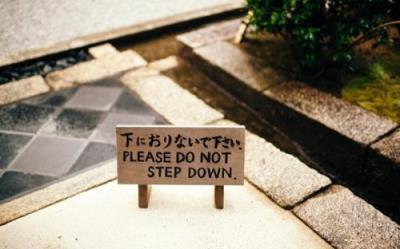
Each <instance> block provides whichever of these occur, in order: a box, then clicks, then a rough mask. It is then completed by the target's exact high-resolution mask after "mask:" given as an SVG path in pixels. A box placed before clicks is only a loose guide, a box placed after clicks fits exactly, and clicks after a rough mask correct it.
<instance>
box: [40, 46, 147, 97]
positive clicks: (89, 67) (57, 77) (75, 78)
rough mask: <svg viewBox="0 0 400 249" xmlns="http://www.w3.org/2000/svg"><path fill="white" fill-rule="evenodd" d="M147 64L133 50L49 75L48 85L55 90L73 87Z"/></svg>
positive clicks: (47, 78)
mask: <svg viewBox="0 0 400 249" xmlns="http://www.w3.org/2000/svg"><path fill="white" fill-rule="evenodd" d="M146 64H147V62H146V61H145V60H144V59H143V58H142V57H141V56H140V55H139V54H137V53H136V52H134V51H132V50H128V51H124V52H121V53H116V54H112V55H108V56H105V57H101V58H98V59H94V60H91V61H88V62H82V63H79V64H76V65H74V66H71V67H69V68H66V69H64V70H60V71H56V72H52V73H49V74H48V75H47V76H46V81H47V83H48V84H49V85H50V86H51V88H52V89H54V90H60V89H63V88H68V87H72V86H75V85H80V84H84V83H87V82H90V81H95V80H98V79H101V78H104V77H108V76H110V75H114V74H117V73H120V72H123V71H126V70H129V69H132V68H136V67H141V66H145V65H146Z"/></svg>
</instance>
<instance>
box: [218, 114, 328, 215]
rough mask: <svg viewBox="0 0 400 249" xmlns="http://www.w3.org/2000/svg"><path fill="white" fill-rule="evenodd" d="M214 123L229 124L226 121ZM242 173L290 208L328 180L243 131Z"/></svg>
mask: <svg viewBox="0 0 400 249" xmlns="http://www.w3.org/2000/svg"><path fill="white" fill-rule="evenodd" d="M215 124H216V125H232V124H234V123H233V122H231V121H229V120H221V121H217V122H215ZM245 176H246V178H247V179H248V180H249V181H250V182H252V183H253V184H255V185H256V186H257V187H258V188H259V189H261V190H263V191H264V192H265V193H266V194H267V195H268V196H269V197H271V198H272V199H273V200H274V201H275V202H277V203H278V204H279V205H280V206H282V207H284V208H291V207H293V206H295V205H296V204H297V203H299V202H301V201H303V200H305V199H306V198H307V197H309V196H310V195H311V194H313V193H315V192H316V191H318V190H320V189H322V188H324V187H326V186H328V185H330V184H331V180H330V179H329V178H327V177H326V176H324V175H321V174H319V173H318V172H317V171H315V170H314V169H311V168H309V167H308V166H307V165H305V164H304V163H302V162H301V161H299V160H298V159H297V158H295V157H293V156H292V155H289V154H287V153H285V152H282V151H280V150H279V149H278V148H276V147H275V146H274V145H272V144H271V143H269V142H267V141H265V140H264V139H263V138H261V137H259V136H257V135H255V134H253V133H251V132H248V131H246V154H245Z"/></svg>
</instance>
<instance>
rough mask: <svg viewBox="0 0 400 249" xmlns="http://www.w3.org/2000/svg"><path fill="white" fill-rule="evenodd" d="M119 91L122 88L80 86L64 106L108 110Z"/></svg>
mask: <svg viewBox="0 0 400 249" xmlns="http://www.w3.org/2000/svg"><path fill="white" fill-rule="evenodd" d="M121 93H122V90H121V89H120V88H117V87H100V86H82V87H80V88H79V89H78V91H77V92H76V93H75V94H74V95H73V96H72V97H71V98H70V99H69V100H68V102H67V103H65V105H64V106H65V107H66V108H83V109H89V110H97V111H108V110H109V109H110V108H111V107H112V105H113V104H114V102H115V101H116V100H117V98H118V97H119V95H120V94H121Z"/></svg>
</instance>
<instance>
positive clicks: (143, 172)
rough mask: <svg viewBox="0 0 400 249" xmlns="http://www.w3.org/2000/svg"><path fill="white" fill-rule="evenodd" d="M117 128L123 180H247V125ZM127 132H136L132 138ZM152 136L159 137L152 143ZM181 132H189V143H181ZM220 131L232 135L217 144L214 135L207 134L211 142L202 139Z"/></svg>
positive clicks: (236, 182)
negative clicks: (245, 178)
mask: <svg viewBox="0 0 400 249" xmlns="http://www.w3.org/2000/svg"><path fill="white" fill-rule="evenodd" d="M116 132H117V154H118V155H117V161H118V182H119V183H123V184H125V183H131V184H143V185H145V184H195V185H196V184H201V185H243V183H244V151H245V128H244V127H243V126H194V127H191V126H183V127H177V126H118V127H117V131H116ZM124 134H125V135H124ZM126 134H131V135H129V138H130V140H129V141H127V135H126ZM150 136H156V137H157V139H159V142H160V143H158V142H156V143H153V145H152V146H150V145H149V137H150ZM177 137H180V138H181V137H184V139H183V140H182V141H183V145H184V146H177V144H178V143H177V142H176V139H177ZM215 137H222V138H223V139H225V138H227V139H228V141H224V142H221V141H222V140H221V141H220V142H218V145H216V144H215V140H213V139H211V140H207V139H206V140H207V143H204V141H203V140H201V141H200V142H199V141H198V140H197V139H203V138H215ZM142 138H144V139H142ZM189 139H191V142H189V141H188V140H189ZM205 144H206V145H205ZM155 145H156V146H155ZM178 154H179V155H187V156H188V157H187V158H186V159H187V160H183V161H180V160H179V159H178ZM190 155H192V156H193V158H191V157H190Z"/></svg>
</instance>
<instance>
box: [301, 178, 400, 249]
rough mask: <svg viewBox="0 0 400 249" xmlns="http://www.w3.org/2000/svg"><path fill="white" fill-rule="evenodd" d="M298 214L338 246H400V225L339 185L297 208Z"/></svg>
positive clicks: (342, 248) (385, 248) (384, 248)
mask: <svg viewBox="0 0 400 249" xmlns="http://www.w3.org/2000/svg"><path fill="white" fill-rule="evenodd" d="M294 213H295V214H296V215H297V216H298V217H299V218H300V219H302V220H303V221H304V222H305V223H306V224H308V225H309V226H310V227H311V228H312V229H314V231H316V232H317V233H318V234H320V235H321V236H322V237H323V238H324V239H325V240H326V241H328V242H329V243H331V244H332V245H333V246H334V247H335V248H338V249H358V248H376V249H378V248H382V249H395V248H400V226H399V225H398V224H396V223H395V222H393V221H392V220H390V219H389V218H388V217H386V216H385V215H383V214H382V213H380V212H379V211H377V210H376V209H375V208H374V207H373V206H371V205H370V204H368V203H367V202H365V201H363V200H362V199H360V198H358V197H356V196H355V195H354V194H353V193H351V192H350V191H349V190H348V189H346V188H343V187H341V186H338V185H335V186H332V187H330V188H329V189H327V190H326V191H324V192H323V193H320V194H319V195H317V196H315V197H313V198H311V199H308V200H307V201H306V202H304V203H303V204H301V205H299V206H297V207H295V208H294Z"/></svg>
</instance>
